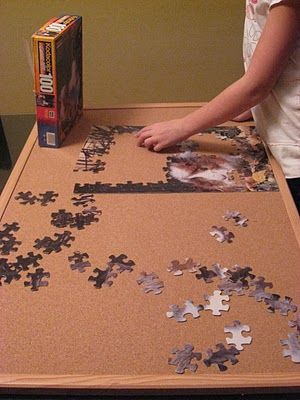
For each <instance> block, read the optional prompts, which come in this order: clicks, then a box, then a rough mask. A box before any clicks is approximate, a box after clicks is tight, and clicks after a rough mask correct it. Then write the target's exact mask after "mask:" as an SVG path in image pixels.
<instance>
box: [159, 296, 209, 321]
mask: <svg viewBox="0 0 300 400" xmlns="http://www.w3.org/2000/svg"><path fill="white" fill-rule="evenodd" d="M170 310H171V311H168V312H167V313H166V315H167V317H168V318H173V317H174V318H175V319H176V321H177V322H186V321H187V319H186V318H185V315H186V314H192V316H193V318H199V317H200V314H199V311H201V310H203V306H202V305H201V304H200V305H198V306H195V305H194V303H193V302H192V301H191V300H186V301H185V303H184V307H179V306H178V305H176V304H172V305H171V306H170Z"/></svg>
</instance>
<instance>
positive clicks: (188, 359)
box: [168, 344, 201, 374]
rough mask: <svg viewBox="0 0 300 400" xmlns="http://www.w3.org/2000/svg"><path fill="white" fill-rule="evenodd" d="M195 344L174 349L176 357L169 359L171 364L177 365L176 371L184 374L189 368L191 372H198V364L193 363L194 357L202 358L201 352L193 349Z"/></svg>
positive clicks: (173, 352)
mask: <svg viewBox="0 0 300 400" xmlns="http://www.w3.org/2000/svg"><path fill="white" fill-rule="evenodd" d="M193 350H194V346H193V345H192V344H186V345H184V348H183V350H179V349H176V348H175V349H173V350H172V354H175V357H174V358H173V359H172V358H169V359H168V364H169V365H176V370H175V372H176V373H177V374H184V372H185V370H186V369H188V370H189V371H191V372H196V371H197V368H198V365H197V364H192V361H193V359H194V358H195V359H196V360H198V361H199V360H201V353H196V352H194V351H193Z"/></svg>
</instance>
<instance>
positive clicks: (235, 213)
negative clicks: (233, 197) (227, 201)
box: [223, 211, 248, 227]
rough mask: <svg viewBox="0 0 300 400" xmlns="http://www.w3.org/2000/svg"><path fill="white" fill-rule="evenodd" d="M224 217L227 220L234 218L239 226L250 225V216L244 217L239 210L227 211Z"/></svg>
mask: <svg viewBox="0 0 300 400" xmlns="http://www.w3.org/2000/svg"><path fill="white" fill-rule="evenodd" d="M223 218H224V219H225V220H226V221H228V220H230V219H233V220H234V222H235V225H237V226H242V227H245V226H248V218H246V217H243V216H242V215H241V213H240V212H239V211H226V213H225V215H224V217H223Z"/></svg>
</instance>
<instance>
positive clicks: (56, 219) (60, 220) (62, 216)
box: [51, 209, 73, 228]
mask: <svg viewBox="0 0 300 400" xmlns="http://www.w3.org/2000/svg"><path fill="white" fill-rule="evenodd" d="M51 217H52V220H51V224H52V225H54V226H56V227H57V228H66V227H67V226H69V225H70V223H72V222H73V214H72V213H71V212H67V211H66V210H65V209H60V210H58V212H53V213H52V214H51Z"/></svg>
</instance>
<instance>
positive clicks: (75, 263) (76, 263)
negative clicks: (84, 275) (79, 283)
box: [68, 251, 91, 272]
mask: <svg viewBox="0 0 300 400" xmlns="http://www.w3.org/2000/svg"><path fill="white" fill-rule="evenodd" d="M87 258H89V255H88V254H87V253H81V252H80V251H74V253H73V255H72V256H69V257H68V260H69V261H72V263H71V264H70V268H71V269H72V270H77V271H78V272H85V269H86V268H88V267H90V266H91V263H90V262H89V261H87V260H86V259H87Z"/></svg>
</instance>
